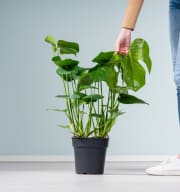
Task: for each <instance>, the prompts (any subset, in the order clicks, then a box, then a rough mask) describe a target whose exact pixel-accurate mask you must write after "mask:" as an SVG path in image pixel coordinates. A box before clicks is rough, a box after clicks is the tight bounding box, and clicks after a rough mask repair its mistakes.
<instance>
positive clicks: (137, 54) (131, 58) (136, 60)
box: [120, 39, 151, 91]
mask: <svg viewBox="0 0 180 192" xmlns="http://www.w3.org/2000/svg"><path fill="white" fill-rule="evenodd" d="M120 57H121V71H122V77H123V80H124V81H125V82H126V85H127V86H128V87H129V88H130V89H132V90H134V91H138V90H139V89H140V88H141V87H143V86H144V85H145V74H146V71H145V69H144V67H143V66H142V65H141V64H142V62H143V63H144V64H145V65H146V66H147V68H148V71H149V72H150V71H151V59H150V57H149V48H148V44H147V42H146V41H144V40H143V39H135V40H134V41H133V42H132V43H131V46H130V49H129V53H128V55H127V56H120Z"/></svg>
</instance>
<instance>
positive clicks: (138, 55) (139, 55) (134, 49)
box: [130, 38, 152, 73]
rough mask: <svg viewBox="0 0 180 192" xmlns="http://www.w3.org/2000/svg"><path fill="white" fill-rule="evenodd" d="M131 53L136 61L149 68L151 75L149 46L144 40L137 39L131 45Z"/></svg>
mask: <svg viewBox="0 0 180 192" xmlns="http://www.w3.org/2000/svg"><path fill="white" fill-rule="evenodd" d="M130 52H131V55H132V57H133V59H134V60H136V61H138V60H141V61H143V62H144V64H145V65H146V66H147V69H148V71H149V73H150V72H151V67H152V61H151V58H150V57H149V46H148V43H147V42H146V41H145V40H144V39H140V38H138V39H135V40H134V41H133V42H132V43H131V47H130Z"/></svg>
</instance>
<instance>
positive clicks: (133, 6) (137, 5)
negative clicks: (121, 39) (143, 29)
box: [122, 0, 144, 29]
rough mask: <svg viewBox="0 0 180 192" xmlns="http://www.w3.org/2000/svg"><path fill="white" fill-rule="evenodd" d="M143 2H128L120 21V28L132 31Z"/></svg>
mask: <svg viewBox="0 0 180 192" xmlns="http://www.w3.org/2000/svg"><path fill="white" fill-rule="evenodd" d="M143 2H144V0H128V5H127V8H126V12H125V15H124V18H123V20H122V27H124V28H129V29H134V27H135V25H136V21H137V18H138V15H139V12H140V10H141V7H142V5H143Z"/></svg>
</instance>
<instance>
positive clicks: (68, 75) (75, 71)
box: [56, 66, 87, 81]
mask: <svg viewBox="0 0 180 192" xmlns="http://www.w3.org/2000/svg"><path fill="white" fill-rule="evenodd" d="M85 71H87V69H86V68H82V67H79V66H75V67H74V68H72V69H71V70H70V69H69V70H65V69H63V68H62V67H58V69H57V70H56V72H57V74H58V75H59V76H60V77H61V78H63V79H64V80H65V81H72V80H76V79H79V78H80V76H81V75H82V74H83V73H84V72H85Z"/></svg>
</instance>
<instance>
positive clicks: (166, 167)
mask: <svg viewBox="0 0 180 192" xmlns="http://www.w3.org/2000/svg"><path fill="white" fill-rule="evenodd" d="M146 173H147V174H149V175H180V159H178V158H177V157H170V158H168V159H167V160H165V161H163V162H162V163H161V164H159V165H157V166H154V167H151V168H148V169H146Z"/></svg>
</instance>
